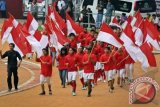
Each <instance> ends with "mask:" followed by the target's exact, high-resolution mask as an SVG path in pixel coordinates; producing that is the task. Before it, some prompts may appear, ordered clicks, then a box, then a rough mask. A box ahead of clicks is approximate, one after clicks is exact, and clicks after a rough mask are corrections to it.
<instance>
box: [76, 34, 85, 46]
mask: <svg viewBox="0 0 160 107" xmlns="http://www.w3.org/2000/svg"><path fill="white" fill-rule="evenodd" d="M86 35H87V33H84V32H82V33H80V35H78V42H80V43H81V45H82V46H85V38H86Z"/></svg>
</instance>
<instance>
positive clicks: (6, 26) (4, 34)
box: [1, 20, 13, 45]
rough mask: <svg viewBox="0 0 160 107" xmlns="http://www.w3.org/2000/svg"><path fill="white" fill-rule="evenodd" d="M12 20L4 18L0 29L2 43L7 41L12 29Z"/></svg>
mask: <svg viewBox="0 0 160 107" xmlns="http://www.w3.org/2000/svg"><path fill="white" fill-rule="evenodd" d="M12 28H13V26H12V22H11V21H10V20H4V22H3V26H2V31H1V40H2V45H3V44H4V43H5V42H6V41H7V39H8V37H9V35H10V33H11V31H12Z"/></svg>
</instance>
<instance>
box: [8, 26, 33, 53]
mask: <svg viewBox="0 0 160 107" xmlns="http://www.w3.org/2000/svg"><path fill="white" fill-rule="evenodd" d="M8 43H14V44H15V50H16V51H18V52H19V53H20V55H21V56H24V55H26V54H27V53H30V52H31V46H30V44H29V43H28V41H27V40H26V38H25V37H24V36H23V34H22V33H20V31H19V29H18V28H15V27H13V29H12V31H11V33H10V36H9V37H8Z"/></svg>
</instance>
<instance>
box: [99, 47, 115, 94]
mask: <svg viewBox="0 0 160 107" xmlns="http://www.w3.org/2000/svg"><path fill="white" fill-rule="evenodd" d="M104 51H105V53H104V54H103V55H102V56H101V57H100V61H101V63H102V64H104V71H105V75H106V77H107V79H108V86H110V88H109V92H111V93H112V92H113V90H114V71H113V65H114V58H113V55H112V53H111V48H110V47H105V50H104Z"/></svg>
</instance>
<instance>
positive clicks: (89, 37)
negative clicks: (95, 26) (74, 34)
mask: <svg viewBox="0 0 160 107" xmlns="http://www.w3.org/2000/svg"><path fill="white" fill-rule="evenodd" d="M94 33H95V30H91V32H90V33H88V35H86V40H85V46H86V47H87V46H89V44H90V43H91V42H93V41H94V40H95V38H94Z"/></svg>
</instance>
